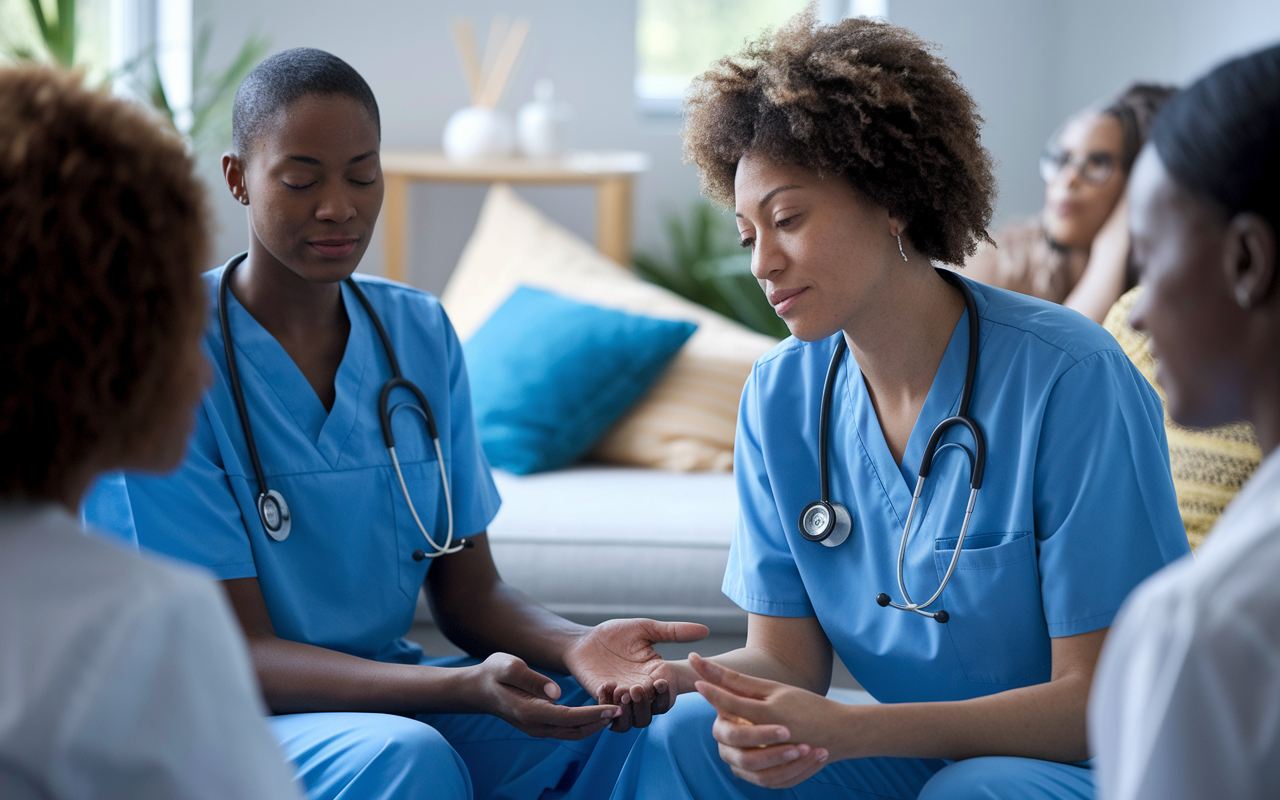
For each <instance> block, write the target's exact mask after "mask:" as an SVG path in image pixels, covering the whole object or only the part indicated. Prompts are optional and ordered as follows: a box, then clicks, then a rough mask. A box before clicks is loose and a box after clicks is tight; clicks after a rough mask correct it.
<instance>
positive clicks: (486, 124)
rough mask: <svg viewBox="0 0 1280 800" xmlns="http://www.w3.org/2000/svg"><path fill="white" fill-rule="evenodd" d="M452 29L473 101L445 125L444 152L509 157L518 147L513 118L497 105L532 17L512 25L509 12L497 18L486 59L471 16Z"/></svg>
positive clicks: (469, 157)
mask: <svg viewBox="0 0 1280 800" xmlns="http://www.w3.org/2000/svg"><path fill="white" fill-rule="evenodd" d="M452 27H453V42H454V45H455V46H456V47H457V48H458V57H459V58H460V59H461V60H462V71H463V74H464V75H465V76H466V78H467V88H468V90H469V91H470V93H471V105H469V106H467V107H466V108H461V109H458V110H457V111H455V112H454V113H453V115H452V116H451V117H449V121H448V122H447V123H446V124H445V126H444V152H445V154H446V155H447V156H449V158H452V159H454V160H457V161H471V160H475V159H481V158H496V157H502V156H509V155H511V154H512V152H513V151H514V150H515V130H514V126H513V125H512V122H511V116H510V115H508V114H507V113H506V112H505V111H502V110H501V109H499V108H498V107H497V106H498V101H499V100H501V99H502V93H503V91H504V90H505V89H506V88H507V80H508V79H509V78H510V77H511V72H512V70H513V69H514V68H515V65H516V60H517V59H518V58H519V57H520V50H521V48H522V47H524V40H525V37H527V36H528V35H529V21H528V20H526V19H516V20H515V21H514V22H510V23H509V22H508V21H507V17H506V16H505V15H498V16H496V17H494V18H493V22H492V23H491V24H490V26H489V40H488V42H487V43H486V44H485V48H484V56H483V58H482V57H481V56H480V54H479V48H478V45H477V43H476V32H475V27H474V26H473V25H472V22H471V20H470V19H467V18H465V17H459V18H458V19H455V20H454V21H453V25H452Z"/></svg>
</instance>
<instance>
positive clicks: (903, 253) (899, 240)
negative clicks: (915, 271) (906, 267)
mask: <svg viewBox="0 0 1280 800" xmlns="http://www.w3.org/2000/svg"><path fill="white" fill-rule="evenodd" d="M894 238H895V239H897V240H898V252H899V253H902V260H903V261H906V260H907V253H906V251H904V250H903V249H902V234H898V235H897V236H895V237H894Z"/></svg>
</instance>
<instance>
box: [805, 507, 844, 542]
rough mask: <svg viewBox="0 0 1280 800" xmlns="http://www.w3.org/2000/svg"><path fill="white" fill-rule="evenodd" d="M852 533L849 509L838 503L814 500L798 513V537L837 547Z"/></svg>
mask: <svg viewBox="0 0 1280 800" xmlns="http://www.w3.org/2000/svg"><path fill="white" fill-rule="evenodd" d="M852 532H853V518H852V517H850V516H849V509H847V508H845V507H844V506H842V505H840V504H839V503H831V502H828V501H826V500H815V501H813V502H812V503H810V504H809V505H807V506H805V507H804V511H802V512H800V535H801V536H803V537H804V538H806V539H808V540H809V541H811V542H821V543H822V544H824V545H826V546H827V547H839V546H840V545H842V544H844V543H845V540H846V539H848V538H849V534H850V533H852Z"/></svg>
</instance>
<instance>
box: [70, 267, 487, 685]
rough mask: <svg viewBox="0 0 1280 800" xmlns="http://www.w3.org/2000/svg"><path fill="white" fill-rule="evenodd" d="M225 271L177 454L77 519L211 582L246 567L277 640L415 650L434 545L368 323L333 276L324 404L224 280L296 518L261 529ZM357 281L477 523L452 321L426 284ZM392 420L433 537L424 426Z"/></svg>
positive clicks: (407, 657) (251, 388)
mask: <svg viewBox="0 0 1280 800" xmlns="http://www.w3.org/2000/svg"><path fill="white" fill-rule="evenodd" d="M240 257H241V256H237V258H240ZM223 269H225V267H222V268H218V269H215V270H212V271H210V272H208V273H206V274H205V282H206V286H207V289H208V293H209V297H210V301H211V302H210V305H211V319H212V324H211V325H210V327H209V330H208V333H207V334H206V335H205V341H204V344H205V348H206V350H205V352H206V355H207V356H208V357H209V360H210V362H211V363H212V365H213V367H214V373H215V379H214V384H213V386H212V387H211V388H210V389H209V391H208V392H207V393H206V394H205V397H204V400H203V403H202V405H201V407H200V409H199V410H198V411H197V416H198V419H197V424H196V431H195V434H194V436H193V438H192V440H191V444H190V450H189V451H188V453H187V457H186V460H185V461H184V462H183V464H182V466H181V467H180V468H179V470H178V471H177V472H176V473H174V474H173V475H171V476H167V477H152V476H142V475H133V474H126V475H123V476H120V475H115V476H110V477H109V478H108V479H105V480H103V481H100V482H99V484H98V486H97V488H96V489H95V491H94V493H93V494H92V496H91V497H90V498H88V501H87V502H86V503H85V514H86V517H87V521H88V522H90V523H91V524H95V525H97V526H98V527H100V528H104V529H106V530H108V531H109V532H111V533H114V534H115V535H118V536H121V537H123V538H125V539H128V538H132V537H136V541H137V543H138V545H139V546H140V547H142V548H145V549H148V550H152V551H155V552H159V553H163V554H165V555H168V556H172V557H174V558H178V559H181V560H184V561H187V562H190V563H194V564H197V565H199V566H202V567H205V568H206V569H208V570H210V571H211V572H212V573H213V575H214V576H215V577H216V578H218V579H220V580H229V579H233V578H252V577H256V578H257V579H258V583H259V585H260V586H261V588H262V595H263V597H264V599H265V600H266V604H267V610H268V611H269V612H270V614H271V622H272V624H273V625H274V626H275V630H276V634H277V635H278V636H280V637H281V638H284V639H289V640H292V641H297V642H305V643H307V644H313V645H318V646H320V647H326V648H329V649H332V650H338V651H341V652H344V653H350V654H352V655H356V656H361V657H364V658H372V659H377V660H380V661H396V662H404V663H417V661H418V659H419V657H420V656H421V650H420V649H419V648H418V647H417V646H416V645H413V644H410V643H408V642H406V641H405V640H404V639H403V638H402V636H403V635H404V634H405V633H406V632H407V631H408V630H409V626H410V625H411V624H412V622H413V611H414V605H415V602H416V600H417V597H418V590H419V588H420V587H421V586H422V583H423V580H424V578H425V577H426V574H427V570H428V569H429V568H430V566H431V563H432V561H431V559H426V560H424V561H414V560H413V557H412V553H413V551H415V550H426V551H428V552H430V550H431V548H430V547H428V546H427V544H426V542H425V541H424V539H423V536H422V533H421V531H419V530H418V527H417V525H416V524H415V523H414V521H413V517H412V514H410V512H409V507H408V505H407V504H406V503H405V500H404V495H403V493H402V492H401V490H400V486H399V483H398V481H397V479H396V475H395V471H394V470H393V469H392V467H391V458H390V456H389V455H388V453H387V450H386V446H385V444H384V443H383V439H382V432H381V429H380V427H379V424H378V411H377V408H378V393H379V391H380V390H381V388H382V385H383V383H384V382H385V381H387V380H388V379H390V378H391V368H390V364H389V362H388V361H387V357H386V354H385V352H384V351H383V348H382V344H381V342H380V341H379V339H378V336H377V332H376V331H375V330H374V328H373V324H372V322H371V321H370V319H369V316H368V314H366V313H365V310H364V308H363V306H361V305H360V301H359V300H358V299H357V298H356V297H355V295H354V294H353V293H352V291H351V289H350V287H348V286H347V285H346V284H345V283H344V284H343V285H342V300H343V303H344V305H345V307H346V311H347V317H348V319H350V321H351V333H350V335H349V337H348V339H347V347H346V351H345V353H344V354H343V357H342V364H341V366H340V367H339V369H338V373H337V376H336V378H335V380H334V383H335V389H336V395H337V396H336V399H335V400H334V404H333V408H332V410H330V411H328V412H326V411H325V409H324V406H323V405H322V404H321V403H320V399H319V398H318V397H317V396H316V393H315V391H314V390H313V389H312V388H311V385H310V384H309V383H308V382H307V379H306V378H305V377H304V376H303V374H302V372H301V371H300V370H299V369H298V367H297V366H296V365H295V364H294V362H293V360H292V359H291V358H290V357H289V355H288V353H286V352H285V350H284V348H283V347H281V346H280V343H279V342H277V341H276V340H275V338H273V337H272V336H271V334H269V333H268V332H267V331H266V330H265V329H264V328H263V327H262V326H261V325H259V324H258V322H257V321H256V320H254V318H253V317H252V316H251V315H250V314H249V312H248V311H246V310H245V308H244V306H242V305H240V303H239V301H237V300H236V299H235V296H234V295H231V294H230V293H229V294H228V298H227V299H228V303H229V305H228V313H229V316H230V323H231V332H232V339H233V341H234V343H235V350H236V363H237V366H238V367H239V370H240V380H241V384H242V386H243V389H244V398H245V404H246V406H247V407H248V411H249V419H250V423H251V424H252V426H253V434H254V438H255V441H256V443H257V446H258V455H259V458H260V459H261V461H262V469H263V472H264V473H265V474H266V478H267V484H268V486H269V487H270V488H272V489H275V490H277V491H279V492H280V493H281V494H282V495H284V498H285V500H286V501H287V502H288V504H289V510H290V512H291V514H292V517H293V527H292V532H291V533H290V535H289V538H288V539H286V540H285V541H283V542H276V541H273V540H272V539H270V538H269V537H268V536H267V534H266V531H265V530H264V529H263V526H262V522H261V520H260V519H259V518H258V512H257V509H256V505H255V503H254V499H255V497H256V496H257V493H258V484H257V480H256V479H255V478H254V474H253V465H252V462H251V461H250V460H249V451H248V447H247V445H246V444H245V436H244V430H243V428H242V427H241V425H240V419H239V416H238V415H237V412H236V407H235V401H234V399H233V398H232V394H231V387H230V383H229V379H228V376H227V362H226V355H225V351H224V349H223V340H222V332H221V329H220V327H219V325H218V323H217V318H218V317H217V296H218V279H219V277H220V276H221V274H222V270H223ZM355 279H356V281H357V282H359V284H360V288H361V289H363V290H364V293H365V295H366V296H367V297H368V299H369V302H370V303H371V304H372V305H373V307H374V309H375V310H376V311H377V313H378V316H379V317H380V318H381V320H382V324H383V325H384V327H385V328H386V331H387V335H388V336H389V337H390V338H391V342H392V346H393V348H394V349H395V352H396V356H397V358H398V359H399V362H400V368H401V370H402V371H403V373H404V376H405V377H406V378H408V379H409V380H411V381H413V382H414V383H416V384H417V385H418V387H419V388H420V389H421V390H422V391H423V393H424V394H425V395H426V396H427V400H428V401H429V402H430V404H431V409H432V411H433V413H434V415H435V419H436V425H437V427H438V429H439V431H440V437H441V438H440V446H441V448H442V450H443V452H444V460H445V469H446V471H447V472H448V475H449V487H450V490H451V492H452V498H453V510H454V515H455V522H454V536H455V537H458V536H468V535H472V534H475V533H479V532H481V531H483V530H485V528H486V527H487V526H488V524H489V522H490V521H491V520H492V519H493V517H494V515H495V514H496V513H497V511H498V506H499V504H500V499H499V497H498V492H497V489H496V487H495V486H494V484H493V479H492V477H491V476H490V474H489V465H488V462H487V461H486V460H485V457H484V453H483V451H482V450H481V448H480V442H479V438H478V437H477V435H476V429H475V424H474V421H473V419H472V413H471V393H470V389H469V387H468V383H467V370H466V366H465V365H464V363H463V358H462V347H461V345H460V344H459V342H458V339H457V336H456V334H455V333H454V330H453V326H452V325H451V324H450V323H449V320H448V317H447V316H446V315H445V313H444V310H443V309H442V308H441V307H440V303H439V301H438V300H436V299H435V298H434V297H432V296H431V295H428V294H426V293H424V292H420V291H417V290H415V289H411V288H409V287H407V286H403V285H400V284H397V283H392V282H390V281H385V280H382V279H379V278H374V277H369V276H365V275H356V276H355ZM410 400H412V395H411V394H410V393H409V392H408V391H407V390H404V389H396V390H395V391H393V392H392V394H391V398H390V403H389V405H392V406H394V405H395V404H396V403H400V402H406V401H410ZM393 428H394V432H395V439H396V455H397V456H398V457H399V459H400V465H401V468H402V470H403V472H404V478H405V483H406V484H407V485H408V488H409V492H410V495H411V496H412V497H413V502H414V505H415V506H416V507H417V510H418V514H419V516H420V517H421V518H422V522H423V524H424V525H425V526H426V527H427V530H428V531H429V532H430V533H431V534H432V536H433V538H434V539H435V541H436V542H438V543H441V544H443V543H444V538H445V528H446V515H445V505H444V498H443V493H442V488H441V485H440V472H439V468H438V466H437V464H436V455H435V450H434V448H433V447H432V445H431V440H430V439H429V438H428V436H427V433H426V426H425V424H424V423H423V421H422V418H421V416H419V415H418V414H415V413H413V412H412V411H401V412H400V413H397V414H395V415H394V416H393ZM130 522H131V524H130ZM130 527H131V528H132V530H130Z"/></svg>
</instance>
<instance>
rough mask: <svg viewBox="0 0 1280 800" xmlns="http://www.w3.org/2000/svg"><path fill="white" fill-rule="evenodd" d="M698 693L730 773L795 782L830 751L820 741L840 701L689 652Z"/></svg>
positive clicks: (773, 782)
mask: <svg viewBox="0 0 1280 800" xmlns="http://www.w3.org/2000/svg"><path fill="white" fill-rule="evenodd" d="M689 664H690V666H692V667H693V668H694V670H695V671H696V672H697V673H698V677H699V680H698V681H697V682H696V683H695V684H694V687H695V688H696V689H697V690H698V693H699V694H701V695H702V696H703V697H705V698H706V699H707V702H709V703H710V704H711V705H712V706H713V707H714V708H715V710H716V714H717V715H716V721H715V724H714V725H713V726H712V728H711V735H712V736H713V737H715V740H716V742H717V743H718V744H719V746H720V757H721V758H722V759H724V761H725V763H727V764H728V765H729V766H730V768H731V769H732V770H733V774H734V775H737V776H738V777H739V778H742V779H743V780H745V781H749V782H751V783H754V784H755V785H757V786H763V787H765V788H768V789H786V788H789V787H791V786H795V785H796V784H798V783H801V782H803V781H805V780H808V779H809V778H810V777H812V776H813V775H815V774H816V773H817V772H818V771H820V770H821V769H822V768H823V767H824V766H826V764H827V762H828V761H829V760H830V758H831V751H830V749H829V748H828V747H826V746H820V745H819V743H821V742H825V740H826V739H827V738H828V737H829V736H830V734H829V733H828V732H827V731H826V730H825V729H824V722H828V723H829V722H830V720H832V719H833V717H834V716H835V714H834V712H835V711H837V710H838V709H839V704H838V703H835V702H834V701H832V700H828V699H827V698H825V697H823V696H821V695H818V694H814V693H813V692H810V691H806V690H804V689H800V688H797V687H795V686H790V685H787V684H785V683H778V682H777V681H770V680H765V679H763V678H753V677H750V676H748V675H743V674H742V673H740V672H736V671H734V670H732V669H729V668H727V667H722V666H720V665H719V664H716V663H713V662H711V661H708V660H707V659H705V658H701V657H699V656H698V655H697V654H696V653H695V654H693V655H691V656H689Z"/></svg>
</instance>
